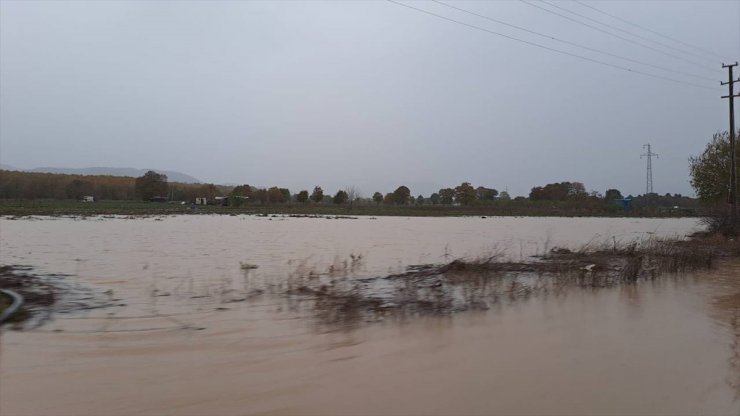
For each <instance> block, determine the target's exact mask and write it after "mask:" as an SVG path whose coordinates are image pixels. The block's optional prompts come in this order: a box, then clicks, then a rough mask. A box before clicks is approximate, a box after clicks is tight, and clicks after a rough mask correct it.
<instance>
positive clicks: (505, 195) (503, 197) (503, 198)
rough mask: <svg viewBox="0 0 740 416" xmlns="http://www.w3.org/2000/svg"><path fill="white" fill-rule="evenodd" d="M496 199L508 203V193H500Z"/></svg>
mask: <svg viewBox="0 0 740 416" xmlns="http://www.w3.org/2000/svg"><path fill="white" fill-rule="evenodd" d="M498 199H500V200H502V201H510V200H511V195H509V193H508V192H506V191H502V192H501V194H500V195H499V196H498Z"/></svg>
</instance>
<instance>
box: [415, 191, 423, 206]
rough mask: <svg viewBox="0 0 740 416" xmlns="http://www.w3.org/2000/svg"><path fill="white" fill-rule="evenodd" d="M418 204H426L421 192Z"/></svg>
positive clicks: (417, 199)
mask: <svg viewBox="0 0 740 416" xmlns="http://www.w3.org/2000/svg"><path fill="white" fill-rule="evenodd" d="M416 205H424V197H423V196H422V195H421V194H419V196H417V197H416Z"/></svg>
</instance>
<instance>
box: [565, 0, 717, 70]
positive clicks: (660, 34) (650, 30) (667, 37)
mask: <svg viewBox="0 0 740 416" xmlns="http://www.w3.org/2000/svg"><path fill="white" fill-rule="evenodd" d="M573 1H575V2H576V3H578V4H580V5H581V6H583V7H588V8H589V9H591V10H594V11H596V12H599V13H601V14H603V15H605V16H609V17H611V18H612V19H616V20H619V21H620V22H624V23H627V24H628V25H630V26H634V27H636V28H638V29H642V30H645V31H647V32H650V33H652V34H654V35H658V36H660V37H663V38H666V39H668V40H671V41H673V42H676V43H680V44H681V45H684V46H688V47H690V48H694V49H696V50H699V51H702V52H704V53H705V54H709V55H713V56H715V57H717V58H722V55H720V54H718V53H715V52H712V51H710V50H709V49H705V48H702V47H699V46H694V45H692V44H690V43H686V42H684V41H681V40H678V39H676V38H672V37H670V36H668V35H664V34H662V33H660V32H656V31H654V30H652V29H650V28H648V27H645V26H642V25H638V24H637V23H633V22H630V21H629V20H627V19H623V18H621V17H619V16H615V15H613V14H611V13H607V12H605V11H603V10H601V9H597V8H596V7H594V6H592V5H590V4H586V3H584V2H582V1H579V0H573Z"/></svg>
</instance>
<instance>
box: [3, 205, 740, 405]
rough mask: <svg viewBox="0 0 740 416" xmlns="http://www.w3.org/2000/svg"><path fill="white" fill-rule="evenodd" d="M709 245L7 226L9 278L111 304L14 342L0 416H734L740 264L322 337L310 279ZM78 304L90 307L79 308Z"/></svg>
mask: <svg viewBox="0 0 740 416" xmlns="http://www.w3.org/2000/svg"><path fill="white" fill-rule="evenodd" d="M697 229H699V226H698V224H697V221H696V220H694V219H624V218H622V219H606V218H500V217H497V218H392V217H383V218H377V219H375V218H369V217H359V218H356V219H324V218H287V217H255V216H177V217H164V218H142V219H126V218H96V217H93V218H87V219H74V218H56V219H34V218H26V219H20V220H9V219H2V220H0V263H2V264H9V265H25V266H29V268H30V270H31V272H33V273H36V274H40V275H44V274H56V275H62V276H61V277H56V279H60V281H63V284H64V285H66V286H68V287H70V288H85V290H87V292H85V293H87V294H86V295H85V296H87V297H89V298H91V299H92V300H94V301H95V302H97V303H95V305H97V306H100V305H103V306H105V307H91V308H89V309H84V310H79V308H77V309H75V308H72V307H70V305H71V304H73V303H70V302H75V301H82V303H84V301H88V300H89V299H74V298H73V299H68V300H67V304H66V305H62V306H63V307H60V308H59V311H58V313H56V314H54V315H53V319H51V320H48V321H45V322H43V323H39V325H36V323H34V325H31V326H30V327H29V328H27V329H26V330H25V331H8V330H5V331H3V333H2V335H1V336H0V413H2V414H8V415H46V414H49V415H51V414H54V415H59V414H64V415H67V414H69V415H72V414H74V415H81V414H89V415H99V414H110V415H131V414H145V415H160V414H182V415H203V414H218V415H232V414H492V413H498V414H697V413H701V414H737V413H739V412H740V402H738V400H737V399H738V397H740V396H739V394H740V321H738V319H740V282H737V281H736V280H737V279H736V278H737V276H738V275H740V265H738V264H734V263H729V264H728V263H724V264H721V265H720V266H719V268H718V269H717V270H715V271H713V272H712V273H709V272H697V273H692V274H690V275H687V276H666V277H664V278H659V279H656V280H654V281H644V282H640V283H638V284H636V285H630V286H622V287H616V288H609V289H593V290H583V289H573V290H568V291H563V292H558V293H544V294H541V295H538V296H531V297H528V298H525V299H517V300H516V301H514V300H509V299H501V300H500V301H497V302H492V303H491V304H490V305H488V307H487V310H480V311H462V312H459V313H447V314H441V315H424V316H403V317H388V318H387V319H375V320H372V321H366V320H360V322H353V324H352V325H326V323H325V322H321V320H317V318H316V316H314V315H313V314H312V313H311V311H309V310H306V308H305V307H304V305H303V304H302V303H301V302H291V301H289V300H286V299H285V298H282V297H280V296H275V295H274V294H275V293H279V292H280V290H277V289H275V290H273V289H274V288H284V287H286V286H289V285H290V284H291V283H290V282H291V281H292V280H291V279H294V278H295V277H296V276H303V277H306V276H307V277H308V278H314V276H315V278H317V279H319V278H322V276H323V277H326V276H350V277H351V278H353V279H365V278H370V277H377V276H386V275H389V274H394V273H402V272H404V271H406V270H407V268H408V267H409V266H413V265H420V264H438V263H444V262H448V261H451V260H453V259H456V258H461V257H466V258H473V257H479V256H488V255H496V256H499V257H500V258H505V259H509V260H513V261H523V260H526V259H528V258H530V256H532V255H538V254H544V253H546V252H548V251H549V250H551V249H553V248H555V247H560V248H568V249H578V248H580V247H583V246H584V245H587V244H591V245H598V244H617V243H626V242H629V241H633V240H644V239H648V238H651V237H656V236H658V237H660V236H668V237H675V236H683V235H686V234H687V233H691V232H692V231H695V230H697ZM77 296H78V297H79V295H77Z"/></svg>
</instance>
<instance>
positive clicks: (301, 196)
mask: <svg viewBox="0 0 740 416" xmlns="http://www.w3.org/2000/svg"><path fill="white" fill-rule="evenodd" d="M295 200H296V201H298V202H300V203H301V204H305V203H306V202H307V201H308V191H307V190H305V189H304V190H302V191H301V192H298V194H297V195H296V196H295Z"/></svg>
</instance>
